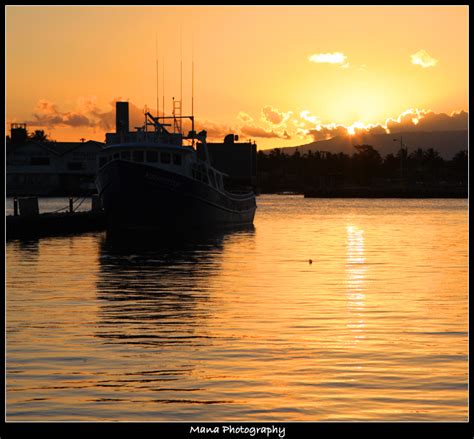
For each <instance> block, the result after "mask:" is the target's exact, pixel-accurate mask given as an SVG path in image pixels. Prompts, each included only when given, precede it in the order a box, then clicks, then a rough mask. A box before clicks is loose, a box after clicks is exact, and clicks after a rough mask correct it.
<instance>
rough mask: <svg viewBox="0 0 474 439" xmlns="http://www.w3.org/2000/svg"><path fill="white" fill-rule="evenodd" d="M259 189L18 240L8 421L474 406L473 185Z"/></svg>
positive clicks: (413, 412) (292, 417)
mask: <svg viewBox="0 0 474 439" xmlns="http://www.w3.org/2000/svg"><path fill="white" fill-rule="evenodd" d="M257 204H258V209H257V214H256V218H255V228H253V229H247V230H239V231H234V232H228V233H225V234H219V235H214V236H207V237H202V238H199V237H196V239H194V240H189V239H185V240H178V239H176V242H173V241H174V238H173V240H172V242H170V240H169V238H170V236H171V237H172V236H174V235H173V233H176V232H172V231H170V230H162V231H160V232H157V233H156V234H155V236H150V237H147V239H138V238H137V239H135V238H130V239H125V238H117V237H115V238H113V237H111V236H110V235H107V234H106V233H105V232H97V233H89V234H84V235H79V236H68V237H54V238H44V239H39V240H32V241H27V242H21V241H12V242H8V243H7V245H6V253H7V258H6V263H7V266H6V275H7V280H6V288H7V289H6V318H7V320H6V332H7V334H6V335H7V347H6V367H7V369H6V372H7V373H6V378H7V391H6V416H7V420H10V421H23V420H40V421H54V420H83V421H102V420H120V421H129V420H131V421H197V420H199V421H285V422H286V421H372V420H376V421H466V420H467V417H468V357H467V355H468V210H467V201H466V200H389V199H386V200H363V199H352V200H347V199H346V200H344V199H337V200H336V199H334V200H332V199H324V200H322V199H304V198H302V197H299V196H278V195H263V196H260V197H258V200H257ZM190 221H192V218H190ZM165 237H167V238H168V239H167V240H166V241H163V239H162V238H165Z"/></svg>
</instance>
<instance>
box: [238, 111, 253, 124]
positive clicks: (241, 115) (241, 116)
mask: <svg viewBox="0 0 474 439" xmlns="http://www.w3.org/2000/svg"><path fill="white" fill-rule="evenodd" d="M237 119H239V120H240V121H241V122H244V123H250V122H253V117H252V116H250V114H248V113H246V112H245V111H239V114H238V115H237Z"/></svg>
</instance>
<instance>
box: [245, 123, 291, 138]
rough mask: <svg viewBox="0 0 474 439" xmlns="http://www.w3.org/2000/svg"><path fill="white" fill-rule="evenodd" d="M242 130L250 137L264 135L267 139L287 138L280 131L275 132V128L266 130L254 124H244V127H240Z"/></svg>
mask: <svg viewBox="0 0 474 439" xmlns="http://www.w3.org/2000/svg"><path fill="white" fill-rule="evenodd" d="M240 132H241V133H242V134H245V135H247V136H249V137H264V138H267V139H274V138H276V139H283V138H285V137H284V136H281V135H280V134H278V133H275V132H274V131H273V130H272V131H266V130H265V129H263V128H260V127H256V126H253V125H244V126H243V127H241V128H240Z"/></svg>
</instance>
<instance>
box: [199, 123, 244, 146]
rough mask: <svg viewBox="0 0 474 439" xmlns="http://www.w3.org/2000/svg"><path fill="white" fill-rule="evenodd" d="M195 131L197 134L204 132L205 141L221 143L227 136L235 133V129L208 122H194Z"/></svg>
mask: <svg viewBox="0 0 474 439" xmlns="http://www.w3.org/2000/svg"><path fill="white" fill-rule="evenodd" d="M194 126H195V128H194V129H195V130H196V131H197V132H199V131H202V130H206V132H207V140H211V141H216V142H222V141H223V140H224V137H225V136H226V135H227V134H231V133H236V131H237V130H236V129H235V128H233V127H231V126H229V125H225V124H219V123H215V122H211V121H208V120H204V121H196V122H195V125H194Z"/></svg>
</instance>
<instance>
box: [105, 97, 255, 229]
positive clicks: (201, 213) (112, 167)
mask: <svg viewBox="0 0 474 439" xmlns="http://www.w3.org/2000/svg"><path fill="white" fill-rule="evenodd" d="M124 104H125V105H124ZM145 117H146V119H145V125H144V127H143V128H140V129H138V130H137V131H136V132H129V131H128V103H126V102H118V103H117V132H116V133H110V134H107V141H106V146H105V147H104V149H103V150H102V152H101V153H100V155H99V164H98V174H97V178H96V186H97V189H98V193H99V196H100V199H101V202H102V206H103V208H104V210H105V213H106V216H107V224H108V228H109V229H128V230H148V229H159V230H160V233H162V234H168V233H170V231H172V230H184V229H185V230H188V229H195V228H207V229H209V228H211V229H215V228H221V227H234V226H242V225H250V224H252V223H253V219H254V216H255V209H256V201H255V193H254V191H253V190H252V189H246V190H242V189H243V188H237V189H236V188H235V187H234V188H233V189H231V188H230V187H228V185H227V183H228V179H227V177H228V176H227V175H226V174H225V173H224V172H222V171H220V170H218V169H217V168H215V167H214V166H212V164H211V161H210V157H209V153H208V149H207V144H206V131H201V132H200V133H196V132H195V131H194V117H193V116H175V115H173V116H170V117H165V116H162V117H153V116H152V115H151V114H150V113H146V115H145ZM184 118H189V119H190V120H191V123H192V129H191V131H189V134H188V135H187V136H185V135H183V134H182V130H181V126H182V125H181V122H180V119H184ZM165 119H173V120H174V125H175V127H178V131H177V132H176V131H175V132H170V131H168V130H167V128H166V127H168V126H170V124H165V123H164V120H165ZM148 126H152V127H153V128H154V129H153V130H150V131H148ZM186 142H187V143H188V144H186ZM195 142H196V146H195Z"/></svg>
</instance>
